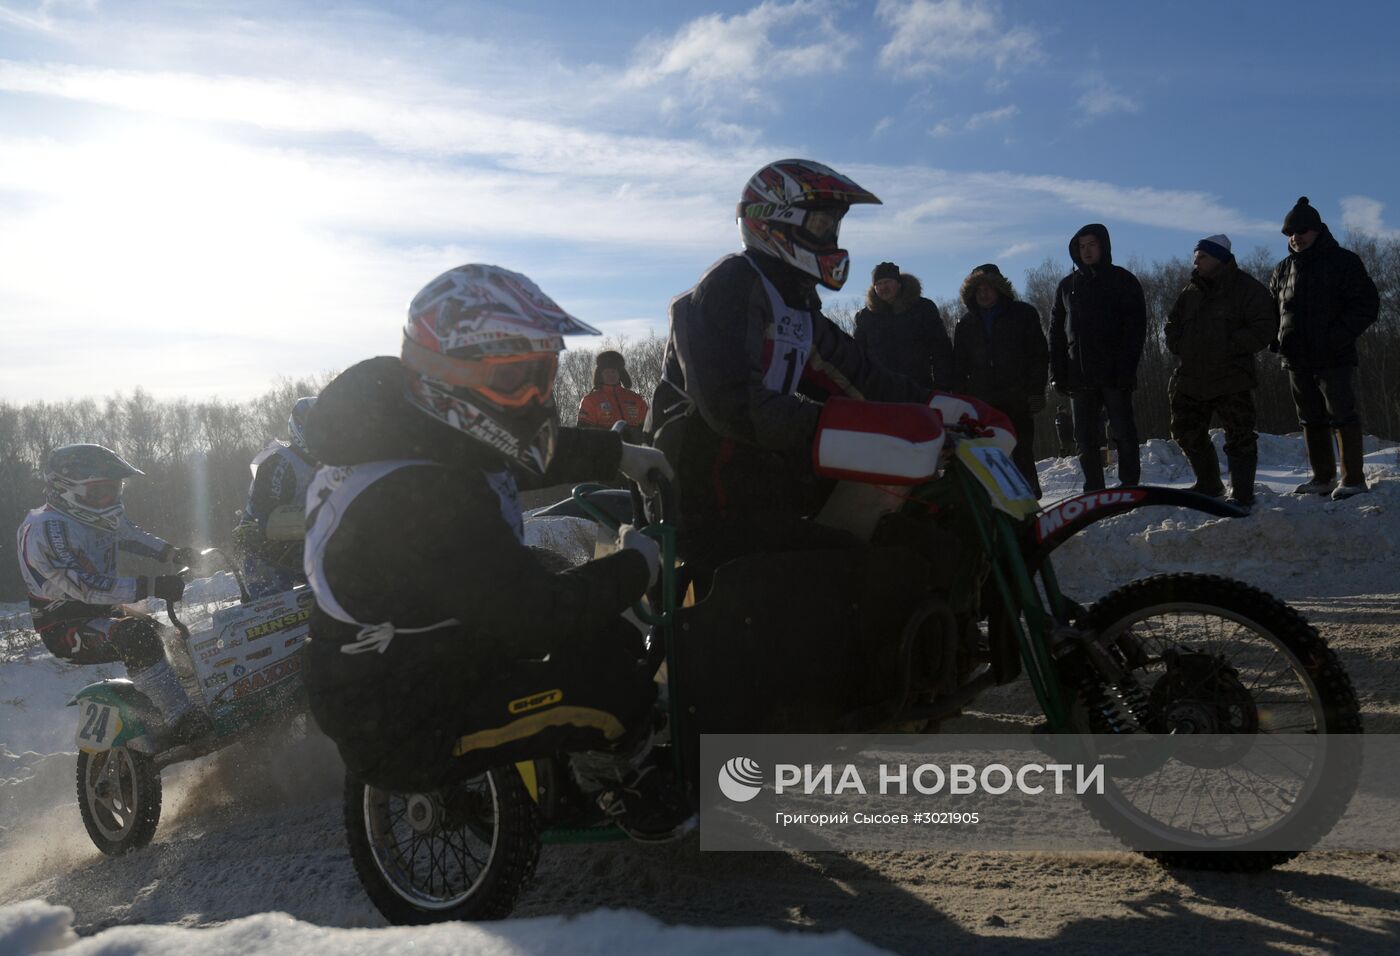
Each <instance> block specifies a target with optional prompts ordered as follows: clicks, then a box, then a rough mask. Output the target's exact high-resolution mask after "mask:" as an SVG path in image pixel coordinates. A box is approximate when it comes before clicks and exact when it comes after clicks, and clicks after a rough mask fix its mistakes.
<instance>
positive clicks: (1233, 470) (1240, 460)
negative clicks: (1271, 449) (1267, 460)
mask: <svg viewBox="0 0 1400 956" xmlns="http://www.w3.org/2000/svg"><path fill="white" fill-rule="evenodd" d="M1225 457H1226V460H1227V461H1228V462H1229V464H1230V500H1231V501H1233V502H1234V503H1235V504H1237V505H1239V506H1240V507H1241V508H1253V507H1254V472H1255V471H1256V470H1257V469H1258V467H1259V451H1258V449H1254V450H1251V451H1247V452H1238V453H1236V454H1233V455H1226V456H1225Z"/></svg>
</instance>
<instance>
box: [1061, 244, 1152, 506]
mask: <svg viewBox="0 0 1400 956" xmlns="http://www.w3.org/2000/svg"><path fill="white" fill-rule="evenodd" d="M1069 256H1070V259H1072V260H1073V261H1074V266H1075V268H1074V271H1073V272H1071V273H1070V274H1069V275H1067V276H1065V278H1064V279H1062V280H1061V281H1060V285H1059V287H1058V288H1057V289H1056V290H1055V305H1054V307H1053V308H1052V309H1051V311H1050V377H1051V381H1052V383H1053V384H1054V386H1055V390H1056V391H1058V392H1059V393H1060V394H1061V395H1065V396H1067V397H1068V398H1069V399H1070V401H1071V402H1072V403H1073V405H1074V428H1075V439H1076V442H1077V443H1078V445H1079V465H1080V467H1081V468H1082V469H1083V471H1084V490H1085V491H1095V490H1099V489H1102V488H1103V486H1104V477H1103V462H1102V461H1101V460H1100V459H1099V436H1098V433H1097V431H1096V429H1095V428H1094V423H1095V422H1098V421H1099V420H1100V415H1101V412H1102V410H1103V409H1107V411H1108V421H1109V427H1110V428H1111V429H1112V431H1113V438H1114V442H1115V444H1116V445H1117V448H1118V478H1119V484H1120V485H1136V484H1137V483H1138V482H1139V481H1140V480H1141V478H1142V467H1141V463H1140V461H1139V458H1138V433H1137V420H1136V418H1135V417H1134V414H1133V389H1134V388H1136V387H1137V367H1138V361H1139V360H1140V359H1141V358H1142V347H1143V344H1144V343H1145V342H1146V340H1147V304H1146V301H1145V300H1144V298H1143V294H1142V286H1141V284H1139V283H1138V280H1137V276H1135V275H1133V274H1132V273H1131V272H1129V271H1128V270H1127V269H1124V268H1123V267H1122V266H1116V265H1114V264H1113V250H1112V246H1111V244H1110V242H1109V236H1108V229H1107V228H1106V227H1105V226H1103V225H1102V224H1100V223H1090V224H1089V225H1087V226H1085V227H1084V228H1082V229H1080V230H1079V231H1078V232H1076V233H1075V234H1074V238H1072V239H1071V240H1070V242H1069Z"/></svg>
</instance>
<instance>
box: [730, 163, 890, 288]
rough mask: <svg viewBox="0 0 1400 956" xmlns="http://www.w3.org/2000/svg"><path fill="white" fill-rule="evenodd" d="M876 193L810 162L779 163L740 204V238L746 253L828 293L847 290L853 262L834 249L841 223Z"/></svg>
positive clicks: (754, 180)
mask: <svg viewBox="0 0 1400 956" xmlns="http://www.w3.org/2000/svg"><path fill="white" fill-rule="evenodd" d="M879 202H880V200H879V199H878V198H877V197H876V196H875V194H874V193H872V192H870V191H869V190H868V189H865V188H864V187H862V186H860V185H859V184H858V183H856V182H855V181H854V180H852V179H848V178H847V177H845V176H843V175H841V174H840V173H838V172H837V171H836V170H834V169H832V168H830V167H829V166H823V165H822V164H821V163H814V162H812V161H811V160H810V159H781V160H779V161H778V162H776V163H769V164H768V165H767V166H764V167H763V168H762V169H760V170H759V171H758V172H756V173H754V174H753V176H752V177H751V178H750V179H749V182H748V185H746V186H745V187H744V194H743V196H742V198H740V200H739V209H738V219H739V234H740V235H741V236H742V237H743V240H744V245H745V246H746V247H748V248H749V249H753V250H756V251H758V252H763V253H767V254H768V255H770V256H774V257H775V258H778V259H781V260H782V261H783V262H786V263H787V264H788V265H790V266H793V267H794V268H796V269H798V270H800V271H802V272H805V273H807V274H808V275H810V276H812V277H813V278H815V279H816V280H817V281H818V282H820V283H821V284H822V285H824V286H826V287H827V288H828V289H839V288H841V287H842V286H843V285H845V284H846V275H847V273H848V272H849V271H850V264H851V257H850V254H849V253H847V252H846V250H845V249H841V248H839V247H838V245H837V241H838V237H839V235H840V230H841V217H843V216H844V215H845V214H846V210H847V209H849V208H850V207H851V206H854V205H855V204H857V203H876V204H878V203H879Z"/></svg>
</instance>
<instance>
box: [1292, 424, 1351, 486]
mask: <svg viewBox="0 0 1400 956" xmlns="http://www.w3.org/2000/svg"><path fill="white" fill-rule="evenodd" d="M1358 427H1359V426H1358ZM1303 442H1304V443H1305V444H1306V445H1307V449H1308V465H1309V466H1310V467H1311V468H1312V479H1311V480H1309V481H1305V482H1303V483H1302V484H1301V485H1299V486H1298V487H1297V488H1294V489H1293V493H1294V494H1295V495H1326V494H1331V492H1332V489H1333V488H1335V487H1336V486H1337V458H1336V455H1335V454H1334V452H1333V451H1332V432H1331V430H1330V429H1329V428H1327V426H1325V425H1304V426H1303Z"/></svg>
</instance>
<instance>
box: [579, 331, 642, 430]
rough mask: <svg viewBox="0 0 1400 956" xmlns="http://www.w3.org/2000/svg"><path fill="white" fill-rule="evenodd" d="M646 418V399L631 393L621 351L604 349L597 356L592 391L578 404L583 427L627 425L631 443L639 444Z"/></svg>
mask: <svg viewBox="0 0 1400 956" xmlns="http://www.w3.org/2000/svg"><path fill="white" fill-rule="evenodd" d="M646 417H647V400H646V399H645V398H642V396H640V395H638V394H637V393H636V392H634V391H632V376H631V375H629V374H627V360H626V359H625V358H623V357H622V353H621V352H615V351H613V350H612V349H605V350H604V351H602V352H599V353H598V358H597V359H596V360H595V362H594V367H593V391H591V392H589V393H588V394H587V395H585V396H583V400H582V401H580V402H579V403H578V424H579V427H580V428H611V427H613V425H615V424H616V423H617V422H622V423H623V425H624V432H625V436H626V438H627V440H628V441H637V440H638V436H639V435H640V433H641V427H642V422H644V421H646Z"/></svg>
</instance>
